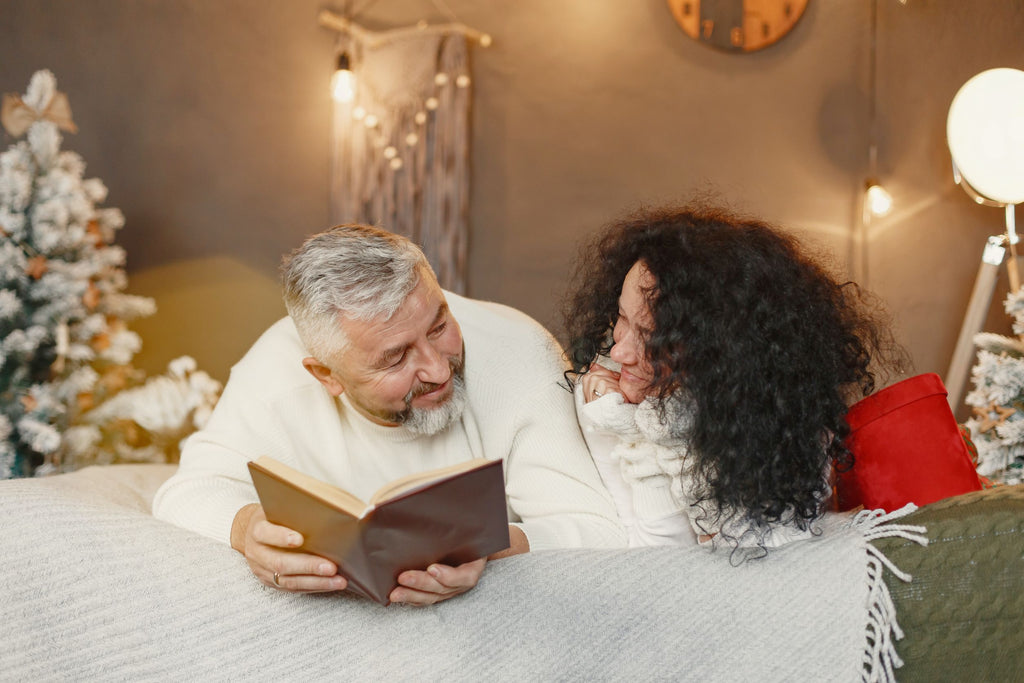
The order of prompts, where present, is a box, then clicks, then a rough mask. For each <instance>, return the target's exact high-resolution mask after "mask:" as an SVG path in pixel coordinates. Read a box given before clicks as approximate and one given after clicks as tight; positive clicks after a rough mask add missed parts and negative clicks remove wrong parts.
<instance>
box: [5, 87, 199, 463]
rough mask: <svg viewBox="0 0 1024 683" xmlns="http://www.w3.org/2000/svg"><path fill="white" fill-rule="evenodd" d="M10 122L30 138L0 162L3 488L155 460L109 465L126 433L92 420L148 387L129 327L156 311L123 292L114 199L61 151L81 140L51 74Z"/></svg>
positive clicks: (140, 454)
mask: <svg viewBox="0 0 1024 683" xmlns="http://www.w3.org/2000/svg"><path fill="white" fill-rule="evenodd" d="M2 122H3V126H4V128H5V129H6V130H7V132H8V133H9V134H10V135H11V136H13V137H14V138H20V137H22V136H23V135H24V136H25V139H24V140H21V141H20V142H16V143H15V144H13V145H12V146H11V147H10V148H9V149H8V150H7V151H5V152H3V153H2V154H0V338H2V341H0V478H8V477H18V476H28V475H32V474H36V475H40V474H48V473H52V472H56V471H62V470H66V469H72V468H74V467H76V466H79V465H81V464H87V463H89V462H94V461H99V462H112V461H117V460H153V459H156V458H155V454H154V453H152V452H150V451H147V450H145V449H140V450H138V451H137V452H135V453H134V455H135V456H137V457H133V452H131V451H130V450H125V449H121V451H120V452H119V454H118V456H116V457H114V456H110V454H109V453H105V452H104V451H103V449H102V448H101V444H102V442H103V441H104V440H105V438H106V437H105V432H109V431H110V430H111V429H114V430H115V431H116V430H117V429H119V428H121V427H123V425H119V423H118V420H114V419H113V418H111V420H109V421H108V422H102V421H97V420H95V419H88V420H87V419H86V416H87V413H88V412H89V411H90V410H91V409H93V408H94V407H95V406H98V405H100V404H102V403H103V402H104V401H106V400H107V399H108V398H110V397H112V396H114V395H116V394H117V393H118V392H120V391H122V390H124V389H126V388H128V387H131V386H132V385H134V384H138V383H139V382H141V380H142V376H141V373H140V372H139V371H137V370H136V369H135V368H133V367H132V365H131V362H132V358H133V357H134V355H135V353H136V352H137V351H138V350H139V348H140V347H141V344H142V342H141V339H140V338H139V336H138V335H137V334H136V333H135V332H132V331H131V330H129V329H128V327H127V325H126V322H127V321H130V320H132V319H135V318H138V317H140V316H147V315H151V314H152V313H154V312H155V310H156V307H155V304H154V302H153V300H152V299H148V298H145V297H139V296H132V295H129V294H126V293H124V289H125V288H126V286H127V276H126V274H125V270H124V264H125V252H124V250H123V249H122V248H121V247H118V246H115V245H114V244H113V241H114V236H115V233H116V232H117V231H118V230H119V229H120V228H121V227H122V226H123V225H124V217H123V215H122V214H121V212H120V210H118V209H115V208H98V207H97V204H100V203H102V202H103V201H104V200H105V199H106V196H107V188H106V187H105V186H104V185H103V183H102V182H100V180H99V179H97V178H90V179H83V173H84V171H85V162H84V161H83V160H82V158H81V157H80V156H79V155H78V154H76V153H74V152H70V151H61V149H60V147H61V142H62V138H61V134H60V132H59V131H60V130H65V131H69V132H75V130H76V129H75V126H74V123H73V122H72V120H71V110H70V107H69V105H68V102H67V98H66V96H65V95H64V94H63V93H60V92H58V91H57V83H56V79H55V78H54V76H53V74H52V73H50V72H49V71H38V72H36V73H35V74H34V75H33V76H32V79H31V82H30V83H29V86H28V90H27V92H26V93H25V95H24V96H23V97H19V96H17V95H10V94H8V95H5V96H4V100H3V109H2ZM192 370H193V371H194V368H193V369H192ZM190 372H191V371H190ZM199 374H202V375H203V376H204V377H205V373H199ZM206 379H207V380H208V379H209V378H208V377H206ZM210 382H212V380H210ZM200 383H201V384H202V385H203V390H204V391H206V392H207V393H209V391H210V390H211V389H214V391H215V390H216V389H219V387H215V388H214V387H213V386H212V385H211V384H210V383H206V382H200ZM212 384H213V385H216V383H215V382H212ZM214 396H215V393H214ZM212 400H215V399H212ZM212 400H211V399H210V396H208V395H207V396H206V397H205V398H204V399H203V400H202V401H200V400H198V399H195V400H193V402H194V403H195V404H196V405H197V406H198V405H199V404H200V403H204V404H205V403H212ZM187 422H188V424H190V425H191V421H190V420H189V421H187ZM164 457H166V456H164ZM161 459H163V458H161Z"/></svg>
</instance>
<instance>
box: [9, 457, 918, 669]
mask: <svg viewBox="0 0 1024 683" xmlns="http://www.w3.org/2000/svg"><path fill="white" fill-rule="evenodd" d="M172 471H173V467H171V466H161V465H124V466H112V467H106V468H98V467H94V468H88V469H85V470H81V471H79V472H75V473H72V474H65V475H60V476H56V477H50V478H47V479H37V480H16V481H5V482H0V558H2V560H0V562H2V564H0V577H2V578H0V672H2V673H0V678H3V679H4V680H33V681H49V680H66V681H82V680H132V681H144V680H154V681H176V680H204V681H217V680H225V681H227V680H230V681H243V680H300V679H301V680H318V679H333V680H389V681H394V680H398V681H404V680H410V681H412V680H416V681H422V680H428V681H430V680H499V681H522V680H544V681H548V680H559V681H574V680H579V681H584V680H587V681H590V680H641V679H643V680H682V681H736V680H758V681H791V680H808V681H809V680H813V681H831V680H835V681H859V680H871V679H878V680H888V679H890V678H892V669H891V666H892V664H893V663H894V662H897V663H898V660H894V657H895V653H894V651H893V650H892V648H891V637H892V636H893V635H894V634H898V627H896V626H895V620H894V616H895V615H894V614H893V609H892V605H891V602H889V601H888V590H887V588H886V587H885V584H884V582H882V580H881V571H882V564H883V563H884V558H882V557H881V556H880V554H879V553H877V551H874V549H873V548H872V546H871V545H870V542H869V538H871V537H872V536H873V535H874V536H879V535H888V534H892V533H894V532H895V533H898V534H901V535H904V536H907V537H911V536H916V534H915V533H914V532H915V531H918V529H917V528H908V527H898V526H896V525H892V524H888V521H889V520H888V519H887V518H878V517H877V516H873V515H870V514H868V515H864V514H862V515H861V516H859V517H858V518H857V519H856V521H854V519H853V518H851V517H839V516H834V517H830V519H829V520H828V522H827V523H826V525H825V527H826V530H825V533H824V534H823V535H822V536H821V537H819V538H816V539H814V540H811V541H801V542H797V543H793V544H791V545H789V546H786V547H783V548H781V549H779V550H777V551H773V552H772V553H771V554H770V555H769V556H768V557H767V558H765V559H762V560H757V561H752V562H747V563H745V564H743V565H741V566H739V567H734V566H731V565H730V563H729V558H728V556H727V555H726V554H724V553H716V554H709V553H708V552H707V551H706V550H704V549H702V548H692V549H679V548H650V549H641V550H612V551H607V550H565V551H547V552H538V553H533V554H528V555H523V556H518V557H513V558H509V559H505V560H500V561H496V562H492V563H490V564H489V565H488V567H487V570H486V571H485V573H484V575H483V577H482V579H481V582H480V585H479V586H477V588H476V589H474V590H473V591H471V592H469V593H467V594H465V595H463V596H460V597H458V598H456V599H453V600H451V601H449V602H446V603H443V604H440V605H436V606H434V607H429V608H412V607H406V606H401V605H395V606H391V607H386V608H385V607H381V606H380V605H377V604H375V603H371V602H369V601H367V600H363V599H360V598H356V597H354V596H350V595H347V594H331V595H317V596H300V595H290V594H285V593H281V592H278V591H275V590H271V589H268V588H265V587H263V586H262V585H260V584H259V583H258V582H257V581H256V580H255V579H254V578H253V577H252V575H251V574H250V572H249V569H248V567H247V566H246V564H245V562H244V560H243V559H242V557H241V556H239V555H238V554H237V553H235V552H234V551H233V550H231V549H230V548H228V547H226V546H223V545H220V544H218V543H215V542H213V541H210V540H208V539H205V538H202V537H199V536H196V535H194V534H192V533H189V532H186V531H184V530H182V529H178V528H176V527H173V526H170V525H168V524H166V523H164V522H161V521H158V520H156V519H154V518H153V517H152V516H151V515H150V513H149V503H150V500H151V497H152V494H153V492H154V491H155V490H156V488H157V486H158V485H159V484H160V483H161V482H162V481H163V480H164V479H165V478H166V477H168V476H169V475H170V474H171V472H172ZM894 629H896V630H894Z"/></svg>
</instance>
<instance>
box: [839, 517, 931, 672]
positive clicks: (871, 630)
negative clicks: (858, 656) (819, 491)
mask: <svg viewBox="0 0 1024 683" xmlns="http://www.w3.org/2000/svg"><path fill="white" fill-rule="evenodd" d="M916 509H917V506H916V505H914V504H913V503H908V504H907V505H904V506H903V507H902V508H900V509H899V510H894V511H893V512H888V513H887V512H885V510H863V511H861V512H858V513H857V515H856V516H855V517H854V518H853V521H852V522H851V524H850V525H851V527H853V528H854V529H857V530H858V531H860V532H861V534H863V535H864V539H865V540H866V541H868V544H867V553H868V623H867V625H866V627H865V629H866V633H865V636H866V637H865V642H864V657H863V659H862V661H861V680H862V681H863V682H864V683H876V682H881V683H894V682H895V680H896V675H895V670H896V669H898V668H899V667H901V666H903V660H902V659H900V657H899V655H898V654H897V653H896V641H897V640H900V639H901V638H903V629H901V628H900V625H899V622H897V621H896V605H895V604H894V603H893V601H892V595H891V594H890V593H889V587H888V586H887V585H886V583H885V580H884V576H883V575H884V573H885V569H886V568H888V569H889V571H890V572H892V573H893V575H894V576H896V577H897V578H899V579H900V580H901V581H907V582H909V581H910V580H911V579H912V578H913V577H912V576H911V575H910V574H908V573H907V572H904V571H902V570H900V568H899V567H897V566H896V565H895V564H893V563H892V561H891V560H890V559H889V558H888V557H886V556H885V554H884V553H882V551H880V550H879V549H878V548H876V547H875V546H874V545H872V544H871V542H872V541H874V540H876V539H879V538H893V537H898V538H905V539H907V540H909V541H913V542H915V543H918V544H920V545H922V546H927V545H928V537H927V536H925V533H926V532H927V529H926V528H925V527H923V526H914V525H910V524H892V523H891V522H892V520H894V519H899V518H900V517H904V516H906V515H908V514H910V513H911V512H913V511H914V510H916Z"/></svg>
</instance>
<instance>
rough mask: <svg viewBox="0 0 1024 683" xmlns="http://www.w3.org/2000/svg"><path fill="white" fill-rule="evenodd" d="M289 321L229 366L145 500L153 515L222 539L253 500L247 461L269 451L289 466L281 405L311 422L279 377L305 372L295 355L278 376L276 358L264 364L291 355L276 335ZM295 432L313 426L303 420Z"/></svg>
mask: <svg viewBox="0 0 1024 683" xmlns="http://www.w3.org/2000/svg"><path fill="white" fill-rule="evenodd" d="M290 324H291V323H290V321H287V320H286V321H282V322H280V323H278V324H277V325H275V326H274V327H272V328H270V330H268V331H267V333H266V334H265V335H264V336H263V337H262V338H261V340H260V341H257V343H256V344H255V345H254V346H253V349H250V351H249V353H247V354H246V356H245V357H244V358H242V359H241V360H240V361H239V362H238V363H237V364H236V365H235V367H234V368H232V370H231V377H230V378H229V380H228V382H227V384H226V385H225V387H224V392H223V393H222V394H221V397H220V399H219V400H218V401H217V405H216V407H215V408H214V410H213V414H212V415H211V416H210V419H209V421H208V422H207V424H206V425H205V427H204V428H203V429H201V430H200V431H198V432H196V433H195V434H193V435H191V436H190V437H189V438H188V440H187V441H186V443H185V445H184V447H183V448H182V453H181V462H180V464H179V466H178V471H177V472H176V473H175V474H174V475H173V476H172V477H171V478H170V479H168V480H167V481H166V482H164V484H163V485H162V486H161V487H160V488H159V489H158V490H157V492H156V495H155V497H154V499H153V515H154V516H155V517H157V518H158V519H162V520H164V521H167V522H170V523H172V524H175V525H177V526H180V527H183V528H186V529H190V530H192V531H194V532H196V533H199V534H202V535H204V536H208V537H210V538H213V539H215V540H218V541H221V542H223V543H230V541H231V525H232V523H233V522H234V519H235V515H236V514H237V513H238V510H239V509H241V508H242V507H244V506H245V505H248V504H249V503H258V502H259V497H258V496H257V494H256V489H255V488H254V487H253V485H252V479H251V477H250V476H249V470H248V463H249V461H250V460H253V459H255V458H257V457H259V456H261V455H269V456H271V457H273V458H276V459H278V460H281V461H283V462H285V463H288V464H291V465H293V466H294V464H295V455H294V453H295V447H294V441H295V436H294V435H293V436H291V437H289V436H287V434H288V431H287V430H286V429H285V428H284V426H283V421H285V420H289V419H291V420H292V421H294V419H295V418H294V415H291V416H288V415H286V416H284V417H283V416H282V414H281V411H282V407H283V408H284V409H290V408H291V407H292V406H293V405H294V406H295V408H294V411H298V410H300V409H301V410H303V411H305V413H304V414H305V415H306V416H307V417H308V418H309V419H308V421H302V422H299V424H303V425H309V424H311V423H314V422H315V417H313V411H312V410H311V409H310V402H309V401H308V400H305V401H304V400H301V393H300V392H301V391H302V389H301V387H298V385H297V384H296V383H295V382H294V381H287V374H288V373H295V374H293V375H292V376H293V377H294V376H298V377H302V374H303V373H305V371H304V370H302V368H301V366H300V365H299V363H298V361H296V362H295V363H294V365H295V367H296V368H297V370H294V369H291V367H290V366H291V365H293V364H291V363H286V364H284V365H287V366H288V368H289V369H288V370H287V371H286V375H285V377H282V375H281V371H280V370H275V369H274V368H275V367H276V366H279V365H282V364H281V363H276V364H268V363H266V362H265V359H266V358H268V357H269V358H275V359H280V358H282V357H287V358H290V357H291V356H290V355H289V348H288V344H290V343H293V342H292V341H290V339H291V338H290V336H289V335H288V334H283V332H284V331H287V330H288V329H289V328H288V327H287V325H290ZM292 355H294V353H292ZM280 387H284V389H281V388H280ZM296 387H298V388H296ZM271 388H272V389H271ZM306 391H307V393H308V390H306ZM275 392H277V393H280V392H283V393H284V395H285V399H283V400H281V401H280V402H279V403H278V404H275V403H272V402H270V399H268V398H267V396H268V395H277V394H276V393H275ZM275 406H276V407H275ZM293 431H294V430H293ZM303 431H313V430H312V428H311V427H310V426H306V427H305V428H304V430H303ZM315 438H317V437H316V436H315V435H313V436H311V437H310V439H315Z"/></svg>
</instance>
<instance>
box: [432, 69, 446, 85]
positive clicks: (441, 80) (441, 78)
mask: <svg viewBox="0 0 1024 683" xmlns="http://www.w3.org/2000/svg"><path fill="white" fill-rule="evenodd" d="M434 83H436V84H437V85H448V74H446V73H444V72H441V73H439V74H437V75H436V76H434Z"/></svg>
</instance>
